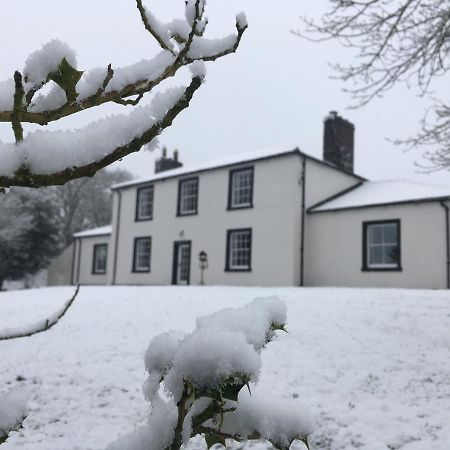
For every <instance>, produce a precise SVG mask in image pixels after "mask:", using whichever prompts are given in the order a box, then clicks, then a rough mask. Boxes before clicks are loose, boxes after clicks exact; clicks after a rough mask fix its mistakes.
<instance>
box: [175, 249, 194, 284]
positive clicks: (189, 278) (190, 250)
mask: <svg viewBox="0 0 450 450" xmlns="http://www.w3.org/2000/svg"><path fill="white" fill-rule="evenodd" d="M182 244H187V245H189V270H188V279H187V286H189V285H190V284H191V258H192V241H187V240H184V241H174V243H173V258H172V284H173V285H177V286H184V285H182V284H178V283H177V271H178V249H179V247H180V245H182Z"/></svg>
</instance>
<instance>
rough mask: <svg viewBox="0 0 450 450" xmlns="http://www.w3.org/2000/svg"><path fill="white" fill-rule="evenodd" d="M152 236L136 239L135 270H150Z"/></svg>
mask: <svg viewBox="0 0 450 450" xmlns="http://www.w3.org/2000/svg"><path fill="white" fill-rule="evenodd" d="M151 246H152V238H151V237H140V238H135V239H134V254H133V272H150V255H151Z"/></svg>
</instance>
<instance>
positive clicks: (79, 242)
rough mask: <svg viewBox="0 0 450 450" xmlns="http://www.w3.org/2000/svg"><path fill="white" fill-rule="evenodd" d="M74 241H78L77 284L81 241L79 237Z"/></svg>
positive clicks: (78, 280)
mask: <svg viewBox="0 0 450 450" xmlns="http://www.w3.org/2000/svg"><path fill="white" fill-rule="evenodd" d="M76 241H77V242H78V261H77V284H78V283H79V282H80V265H81V243H82V240H81V239H80V238H77V239H76Z"/></svg>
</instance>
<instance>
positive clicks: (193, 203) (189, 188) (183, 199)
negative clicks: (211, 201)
mask: <svg viewBox="0 0 450 450" xmlns="http://www.w3.org/2000/svg"><path fill="white" fill-rule="evenodd" d="M197 207H198V177H196V178H189V179H185V180H180V181H179V184H178V209H177V215H178V216H187V215H192V214H197Z"/></svg>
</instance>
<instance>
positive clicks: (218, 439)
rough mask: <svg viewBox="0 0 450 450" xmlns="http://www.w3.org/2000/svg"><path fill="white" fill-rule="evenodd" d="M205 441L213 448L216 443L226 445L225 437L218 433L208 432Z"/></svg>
mask: <svg viewBox="0 0 450 450" xmlns="http://www.w3.org/2000/svg"><path fill="white" fill-rule="evenodd" d="M205 441H206V446H207V447H208V448H211V447H213V446H214V445H216V444H220V445H223V446H224V447H226V445H225V438H223V437H222V436H218V435H217V434H206V435H205Z"/></svg>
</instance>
